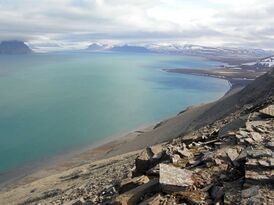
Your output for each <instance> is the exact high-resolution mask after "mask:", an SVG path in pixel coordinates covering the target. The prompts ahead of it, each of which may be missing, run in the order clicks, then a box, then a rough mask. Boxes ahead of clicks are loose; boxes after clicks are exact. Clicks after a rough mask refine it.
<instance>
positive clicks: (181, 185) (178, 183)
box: [160, 164, 194, 193]
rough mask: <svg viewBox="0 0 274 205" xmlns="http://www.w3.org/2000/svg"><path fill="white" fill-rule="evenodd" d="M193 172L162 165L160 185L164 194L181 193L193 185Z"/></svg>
mask: <svg viewBox="0 0 274 205" xmlns="http://www.w3.org/2000/svg"><path fill="white" fill-rule="evenodd" d="M191 177H192V171H189V170H186V169H180V168H176V167H174V166H172V165H167V164H160V185H161V188H162V190H163V191H164V192H168V193H169V192H179V191H183V190H185V189H186V188H187V187H189V186H192V185H193V183H194V182H193V180H192V178H191Z"/></svg>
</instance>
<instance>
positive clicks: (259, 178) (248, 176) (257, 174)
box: [245, 170, 274, 185]
mask: <svg viewBox="0 0 274 205" xmlns="http://www.w3.org/2000/svg"><path fill="white" fill-rule="evenodd" d="M273 176H274V170H260V171H256V170H246V171H245V180H246V183H249V184H255V185H256V184H273V183H274V177H273Z"/></svg>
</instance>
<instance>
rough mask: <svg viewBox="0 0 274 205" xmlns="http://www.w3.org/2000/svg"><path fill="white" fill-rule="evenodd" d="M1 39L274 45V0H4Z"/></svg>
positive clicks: (0, 7)
mask: <svg viewBox="0 0 274 205" xmlns="http://www.w3.org/2000/svg"><path fill="white" fill-rule="evenodd" d="M0 13H1V15H0V39H1V40H4V39H15V38H16V39H24V40H27V41H29V42H30V43H31V44H32V45H35V44H36V45H38V44H40V45H41V44H44V45H45V44H52V45H54V44H58V45H62V46H66V45H68V46H69V45H72V44H73V46H74V45H76V47H77V45H79V47H81V46H84V45H85V44H86V43H87V42H89V41H112V42H113V41H114V42H115V41H134V42H136V41H143V42H145V41H155V40H157V39H162V40H169V41H172V40H173V41H183V42H187V43H198V44H214V45H215V44H218V45H221V44H224V45H229V44H231V45H234V46H235V45H249V46H257V47H272V46H274V43H271V41H272V40H273V38H274V33H273V32H272V31H273V25H274V2H273V0H264V1H263V2H262V1H261V0H240V1H239V0H196V1H188V0H138V1H136V0H58V1H56V0H39V1H37V0H24V1H21V0H0Z"/></svg>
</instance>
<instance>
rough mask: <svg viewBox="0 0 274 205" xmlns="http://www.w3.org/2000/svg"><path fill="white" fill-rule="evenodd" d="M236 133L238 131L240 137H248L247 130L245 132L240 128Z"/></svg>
mask: <svg viewBox="0 0 274 205" xmlns="http://www.w3.org/2000/svg"><path fill="white" fill-rule="evenodd" d="M238 133H239V135H241V136H242V137H248V132H246V131H243V130H240V131H239V132H238Z"/></svg>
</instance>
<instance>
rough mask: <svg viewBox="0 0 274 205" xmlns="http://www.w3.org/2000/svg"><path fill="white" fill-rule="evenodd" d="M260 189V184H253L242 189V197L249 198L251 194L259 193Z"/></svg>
mask: <svg viewBox="0 0 274 205" xmlns="http://www.w3.org/2000/svg"><path fill="white" fill-rule="evenodd" d="M258 191H259V186H252V187H250V188H248V189H245V190H243V191H242V197H243V198H249V197H251V196H254V195H257V194H258Z"/></svg>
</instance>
